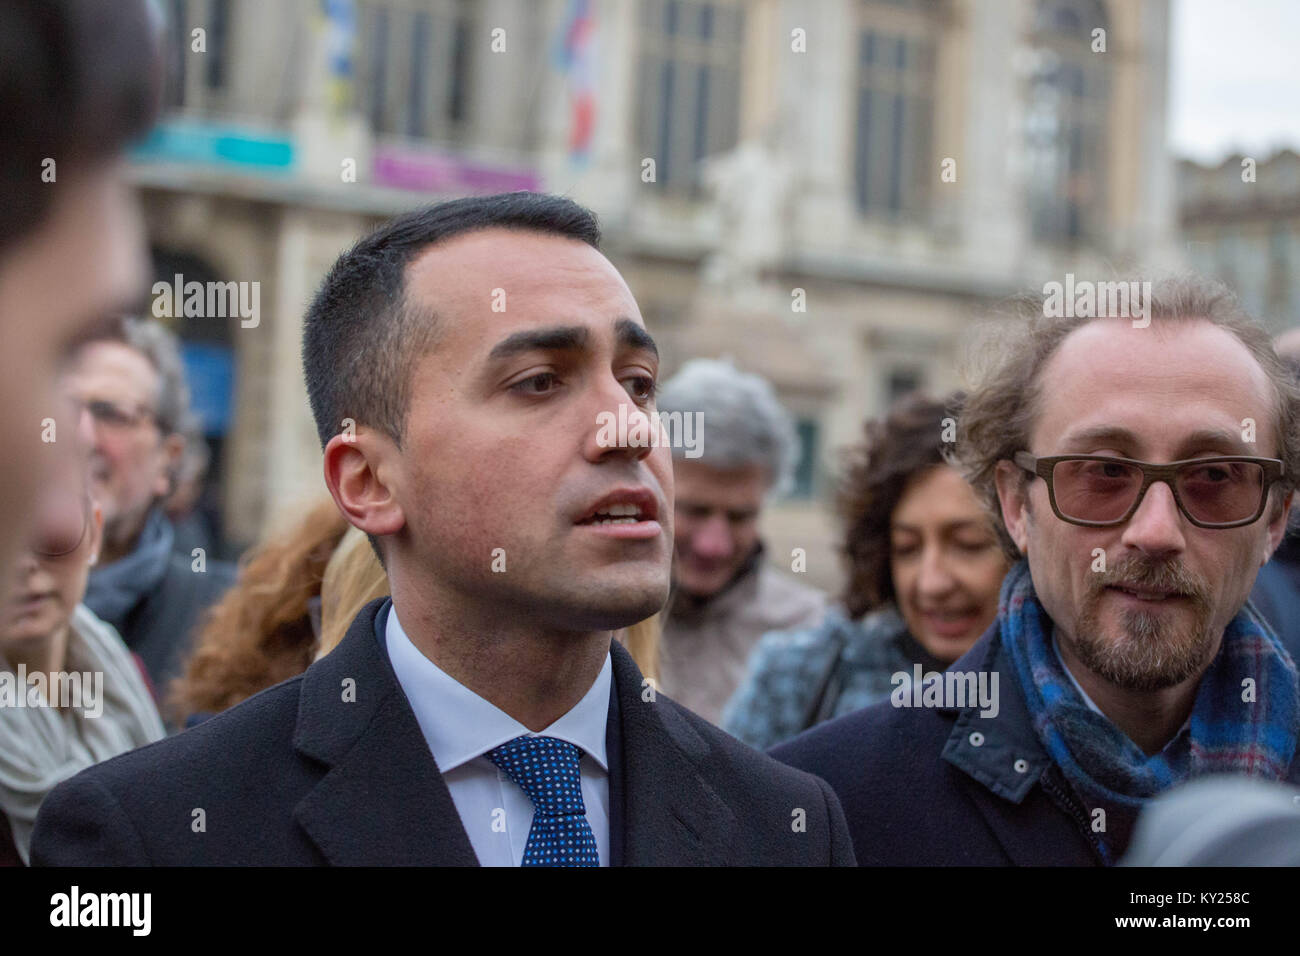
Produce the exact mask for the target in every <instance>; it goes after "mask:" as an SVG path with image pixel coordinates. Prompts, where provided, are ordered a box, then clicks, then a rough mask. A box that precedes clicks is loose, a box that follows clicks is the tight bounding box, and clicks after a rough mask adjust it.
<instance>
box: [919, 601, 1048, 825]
mask: <svg viewBox="0 0 1300 956" xmlns="http://www.w3.org/2000/svg"><path fill="white" fill-rule="evenodd" d="M999 624H1000V621H999V620H994V622H993V624H992V625H990V627H989V629H988V630H987V631H985V632H984V634H983V636H981V637H980V639H979V640H978V641H976V642H975V644H974V645H973V646H972V647H971V649H970V650H969V651H967V652H966V654H965V655H964V656H963V657H961V658H960V659H958V660H957V661H956V662H955V663H954V664H953V665H952V666H951V667H949V668H948V670H949V671H969V672H974V673H980V672H985V673H988V674H997V675H998V698H999V700H998V712H997V714H996V715H995V716H990V717H982V716H980V708H979V707H978V705H968V706H966V707H962V708H957V707H943V708H940V710H942V711H943V712H945V713H947V714H951V715H953V717H954V718H955V721H954V724H953V729H952V733H951V734H949V735H948V741H947V743H946V744H945V745H944V748H943V759H944V760H946V761H948V763H950V764H952V765H953V766H954V767H956V768H957V769H958V770H961V771H963V772H964V773H966V774H967V775H969V776H970V777H972V778H974V779H975V780H977V781H979V782H980V783H981V784H983V785H984V786H985V787H987V788H988V789H989V790H991V791H992V792H993V793H995V794H997V795H998V796H999V797H1002V798H1003V799H1004V800H1010V801H1011V802H1012V803H1017V804H1018V803H1021V802H1022V801H1023V800H1024V799H1025V796H1026V795H1027V794H1028V793H1029V791H1030V790H1031V789H1033V786H1034V784H1035V783H1037V782H1038V781H1039V779H1040V778H1041V777H1042V775H1043V773H1044V772H1045V771H1046V770H1047V769H1048V767H1050V766H1051V765H1052V760H1051V758H1050V757H1049V756H1048V755H1047V751H1046V750H1044V749H1043V745H1042V743H1041V742H1040V741H1039V739H1038V735H1037V734H1036V733H1035V732H1034V726H1033V721H1032V719H1031V718H1030V715H1029V707H1028V705H1027V704H1026V703H1025V696H1024V691H1023V690H1021V688H1020V683H1019V681H1017V679H1016V671H1015V667H1014V666H1013V665H1012V662H1011V658H1010V655H1008V654H1007V652H1006V649H1005V648H1004V647H1003V646H1002V639H1001V633H1000V629H999Z"/></svg>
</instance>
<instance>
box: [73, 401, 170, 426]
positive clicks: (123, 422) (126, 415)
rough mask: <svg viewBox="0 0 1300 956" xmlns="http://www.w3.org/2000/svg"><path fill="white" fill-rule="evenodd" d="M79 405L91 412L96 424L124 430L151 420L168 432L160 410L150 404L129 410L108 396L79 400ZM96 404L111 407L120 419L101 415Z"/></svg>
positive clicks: (101, 406) (153, 423)
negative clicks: (111, 418) (116, 419)
mask: <svg viewBox="0 0 1300 956" xmlns="http://www.w3.org/2000/svg"><path fill="white" fill-rule="evenodd" d="M77 405H78V407H79V408H83V409H85V410H86V411H88V412H90V417H91V418H93V419H94V420H95V424H96V425H107V426H109V427H110V428H112V427H116V428H120V429H122V430H128V429H134V428H139V427H140V425H141V424H142V423H143V422H149V423H150V424H152V425H156V426H157V427H158V430H159V431H160V432H162V433H163V434H167V431H168V429H167V427H166V425H165V424H164V423H163V420H162V418H161V417H160V416H159V414H158V412H157V411H155V410H154V409H152V408H149V407H148V406H137V407H136V409H135V411H132V412H128V411H126V410H125V409H124V408H122V407H121V406H120V405H118V404H117V403H116V402H113V401H110V400H109V399H106V398H91V399H85V400H78V402H77ZM94 406H98V407H100V408H104V409H111V410H112V413H113V415H115V416H117V418H118V419H119V421H112V420H107V419H106V417H101V416H100V415H97V414H95V411H94Z"/></svg>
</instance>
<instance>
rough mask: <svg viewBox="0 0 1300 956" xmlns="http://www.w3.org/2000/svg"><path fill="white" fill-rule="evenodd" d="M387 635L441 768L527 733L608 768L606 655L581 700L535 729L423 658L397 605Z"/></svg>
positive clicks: (398, 673)
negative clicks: (535, 731)
mask: <svg viewBox="0 0 1300 956" xmlns="http://www.w3.org/2000/svg"><path fill="white" fill-rule="evenodd" d="M384 640H385V643H386V645H387V647H388V658H389V660H390V661H391V662H392V665H393V673H394V674H395V675H396V676H397V682H398V683H399V684H400V685H401V687H402V690H403V691H405V693H406V697H407V700H409V701H410V702H411V709H412V710H413V711H415V719H416V721H417V722H418V723H419V725H420V730H421V731H423V732H424V739H425V740H426V741H427V742H428V744H429V750H430V751H431V752H432V753H433V759H434V761H435V762H436V763H437V764H438V769H439V770H441V771H442V772H443V773H446V772H448V771H449V770H453V769H455V768H456V767H459V766H461V765H462V764H464V763H468V762H469V761H470V760H473V759H474V758H475V757H479V756H482V755H483V754H485V753H487V752H488V751H489V750H492V749H493V748H495V747H499V746H501V745H502V744H504V743H505V742H506V741H509V740H514V739H515V738H516V737H521V736H524V735H533V736H545V737H556V738H558V739H560V740H565V741H568V742H569V743H571V744H573V745H574V746H576V747H579V748H581V749H582V751H583V752H584V753H587V754H589V755H590V756H591V758H592V759H593V760H595V761H596V762H597V763H598V764H600V767H601V769H603V770H608V769H609V764H608V758H607V755H606V752H605V730H606V722H607V721H608V718H609V692H610V684H611V682H612V680H613V667H612V665H611V663H610V657H609V655H608V654H606V655H605V662H604V664H603V665H601V668H600V673H599V674H598V675H596V680H595V682H594V683H593V684H592V685H591V687H590V689H588V691H587V693H586V694H585V695H584V696H583V698H582V700H580V701H578V702H577V703H576V704H574V705H573V707H572V708H571V709H570V710H569V711H568V712H567V713H565V714H564V715H563V716H561V717H560V718H559V719H558V720H556V721H555V722H554V723H553V724H551V725H550V726H549V727H547V728H546V729H545V730H542V731H541V732H540V733H538V734H533V732H532V731H530V730H529V729H528V728H527V727H525V726H524V725H523V724H521V723H520V722H519V721H517V720H515V719H514V718H513V717H511V716H510V715H509V714H507V713H506V712H505V711H503V710H501V708H499V707H497V706H496V705H495V704H493V703H491V702H490V701H488V700H486V699H485V698H483V697H480V696H479V695H478V694H476V693H474V691H472V690H470V689H469V688H468V687H466V686H465V685H464V684H462V683H460V682H459V681H458V680H456V679H455V678H454V677H452V676H451V675H449V674H448V673H447V672H446V671H444V670H443V669H442V668H440V667H439V666H438V665H437V664H435V663H434V662H433V661H431V660H429V658H427V657H425V656H424V654H423V653H421V652H420V650H419V649H418V648H417V647H416V646H415V645H414V644H412V643H411V639H410V638H409V637H408V636H407V634H406V632H405V631H404V630H403V629H402V625H401V622H400V621H399V620H398V618H397V608H396V607H395V606H394V607H390V608H389V613H388V622H387V625H386V626H385V634H384Z"/></svg>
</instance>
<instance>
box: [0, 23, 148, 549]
mask: <svg viewBox="0 0 1300 956" xmlns="http://www.w3.org/2000/svg"><path fill="white" fill-rule="evenodd" d="M156 37H157V31H156V29H155V28H154V25H152V24H151V23H150V20H149V14H148V10H147V8H146V5H145V3H144V2H143V0H123V2H121V3H113V4H105V3H102V2H100V0H8V2H6V3H4V4H3V5H0V129H3V130H4V137H3V142H2V143H0V189H3V194H4V204H3V207H0V341H3V342H4V348H3V349H2V350H0V439H3V443H4V448H5V453H4V455H2V456H0V519H3V520H0V572H3V571H4V570H6V569H8V568H9V566H10V561H11V559H12V558H13V557H14V556H15V555H16V554H17V553H18V551H19V549H20V548H21V543H22V541H23V540H24V534H25V532H26V527H27V523H28V521H29V520H30V519H29V516H30V514H31V512H32V507H31V505H32V502H33V501H34V498H35V494H36V491H37V489H38V488H39V487H40V485H41V483H42V478H43V476H44V475H46V474H48V473H50V470H51V469H52V468H53V467H54V466H53V462H52V459H53V457H54V456H53V455H52V454H51V453H50V448H49V445H48V444H46V443H44V442H42V440H41V435H42V432H43V430H44V428H45V426H44V425H43V421H44V420H45V419H47V418H54V417H56V411H55V406H56V403H57V396H56V394H55V381H56V379H57V377H58V372H59V370H60V368H61V367H62V365H63V363H64V362H65V360H66V359H67V357H68V356H69V355H70V354H71V352H72V351H73V349H74V348H75V345H76V343H77V342H78V340H80V339H81V338H82V337H83V336H84V335H86V334H87V333H88V332H90V331H91V330H92V329H93V328H94V327H95V326H96V325H97V324H98V323H100V322H102V321H103V320H105V319H106V318H107V317H110V316H112V315H113V314H114V313H116V312H119V311H122V310H124V309H126V308H129V307H131V306H133V305H134V304H136V303H138V302H139V301H140V298H141V292H142V290H143V288H144V284H145V281H146V277H147V266H146V258H145V250H144V241H143V240H144V236H143V227H142V223H141V221H140V216H139V211H138V209H137V207H136V203H135V199H134V197H133V196H132V195H131V192H130V190H129V189H128V187H127V185H126V183H125V181H124V178H123V175H122V163H121V158H120V157H121V152H122V149H123V147H124V145H125V144H126V143H127V142H129V141H130V140H132V139H134V138H135V137H137V136H139V135H141V134H143V133H144V132H145V131H146V130H147V129H148V128H149V126H150V125H151V124H152V122H153V117H154V112H155V109H156V106H157V102H158V95H159V90H160V88H161V70H160V63H161V61H160V59H159V56H158V46H157V42H156ZM47 459H50V461H47Z"/></svg>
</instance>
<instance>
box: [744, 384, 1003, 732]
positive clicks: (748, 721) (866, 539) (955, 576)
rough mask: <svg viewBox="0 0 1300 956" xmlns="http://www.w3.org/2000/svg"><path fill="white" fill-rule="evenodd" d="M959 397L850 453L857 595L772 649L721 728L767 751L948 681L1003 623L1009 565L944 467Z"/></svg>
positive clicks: (844, 497) (913, 401) (875, 434)
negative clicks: (954, 666) (908, 690)
mask: <svg viewBox="0 0 1300 956" xmlns="http://www.w3.org/2000/svg"><path fill="white" fill-rule="evenodd" d="M960 401H961V395H959V394H954V395H951V396H949V397H948V399H947V400H946V401H943V402H938V401H935V400H933V399H929V398H926V397H924V396H920V395H912V396H908V397H906V398H904V399H902V400H900V401H899V402H898V403H897V404H896V405H895V406H894V407H893V408H891V409H890V411H889V412H888V414H887V415H886V416H885V417H884V418H883V419H881V420H878V421H874V420H873V421H869V422H867V424H866V427H865V440H864V441H863V442H862V443H861V444H860V445H858V446H856V447H854V448H851V449H849V450H848V453H847V456H846V458H847V462H846V463H847V469H846V471H845V475H844V478H843V480H842V483H841V487H840V493H839V496H838V506H839V509H838V510H839V515H840V518H841V519H842V520H843V522H844V527H845V542H844V549H843V553H844V556H845V558H846V559H847V563H848V571H849V574H848V583H847V586H846V587H845V591H844V595H843V599H842V602H843V606H842V607H834V608H831V609H830V610H829V611H828V612H827V614H826V617H825V618H824V620H823V621H822V623H821V624H820V625H818V626H817V627H814V628H810V629H802V630H794V631H776V632H772V633H770V634H767V635H765V636H764V637H763V638H762V640H761V641H760V642H759V644H758V646H757V647H756V648H755V651H754V653H753V655H752V656H751V658H750V661H749V672H748V674H747V676H746V678H745V680H744V682H743V683H742V684H741V686H740V688H739V690H737V691H736V694H735V696H734V697H733V698H732V699H731V702H730V704H729V705H728V707H727V711H726V714H725V715H724V717H723V726H724V727H725V728H726V729H727V730H728V731H729V732H731V733H732V734H734V735H735V736H737V737H739V738H740V739H741V740H743V741H745V742H746V743H748V744H750V745H752V746H754V747H759V748H763V749H766V748H768V747H771V746H774V745H775V744H778V743H781V742H782V741H784V740H788V739H789V738H791V737H793V736H795V735H796V734H799V733H800V732H802V731H804V730H807V729H808V728H809V727H812V726H813V725H814V724H818V723H821V722H822V721H824V720H829V719H830V718H832V717H838V716H840V715H842V714H846V713H849V712H850V711H853V710H857V709H859V708H861V707H866V706H867V705H869V704H873V703H875V702H877V701H879V700H882V699H884V698H886V697H888V696H889V694H890V693H891V691H892V690H893V689H894V687H895V686H896V684H895V682H894V681H893V679H892V678H893V675H895V674H897V673H899V672H902V673H904V674H906V675H907V679H908V680H909V681H910V680H911V677H912V674H913V667H914V665H916V664H920V665H921V667H922V670H923V671H926V672H928V671H942V670H944V669H945V668H947V667H948V665H949V664H951V663H952V662H953V661H955V660H956V659H957V658H959V657H960V656H961V655H962V654H964V653H965V652H966V651H967V650H968V649H969V648H970V646H971V645H972V644H974V643H975V641H976V640H977V639H978V638H979V636H980V635H981V634H982V633H984V631H985V629H986V628H988V626H989V625H990V624H991V623H992V622H993V620H994V618H995V617H996V616H997V609H998V591H999V588H1000V586H1001V584H1002V578H1003V576H1004V575H1005V574H1006V571H1007V567H1008V565H1007V561H1006V558H1005V557H1004V556H1003V554H1002V550H1001V548H1000V547H999V544H998V539H997V535H996V533H995V532H994V530H993V525H992V523H991V522H990V521H989V517H988V514H987V512H985V511H984V509H983V507H982V505H981V504H980V501H979V499H978V498H977V497H976V495H975V492H974V491H973V490H972V489H971V487H970V486H969V485H968V484H967V483H966V482H965V481H964V480H963V479H962V477H961V475H960V474H959V473H958V472H957V470H956V469H955V468H953V467H952V466H950V465H949V464H947V463H946V461H945V459H944V456H943V448H944V437H945V432H946V431H947V432H949V433H955V430H956V429H955V419H956V409H957V406H958V405H959V404H960Z"/></svg>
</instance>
